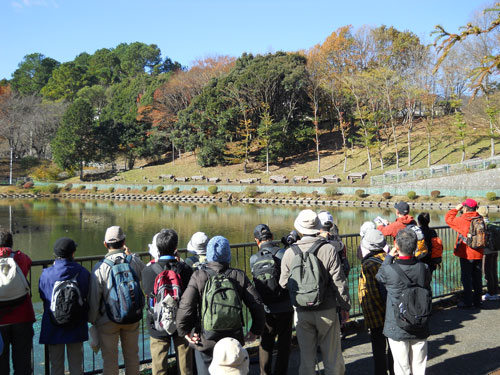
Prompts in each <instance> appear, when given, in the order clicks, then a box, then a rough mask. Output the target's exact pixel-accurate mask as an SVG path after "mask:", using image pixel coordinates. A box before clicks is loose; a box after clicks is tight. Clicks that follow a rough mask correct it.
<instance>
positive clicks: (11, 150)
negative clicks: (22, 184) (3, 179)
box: [9, 147, 13, 185]
mask: <svg viewBox="0 0 500 375" xmlns="http://www.w3.org/2000/svg"><path fill="white" fill-rule="evenodd" d="M12 154H13V149H12V147H11V148H10V174H9V185H12V156H13V155H12Z"/></svg>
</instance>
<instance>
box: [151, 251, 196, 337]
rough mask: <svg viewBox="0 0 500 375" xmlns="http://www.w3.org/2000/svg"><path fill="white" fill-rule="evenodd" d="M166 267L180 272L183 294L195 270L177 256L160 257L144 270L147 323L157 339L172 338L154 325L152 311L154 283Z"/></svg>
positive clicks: (152, 334)
mask: <svg viewBox="0 0 500 375" xmlns="http://www.w3.org/2000/svg"><path fill="white" fill-rule="evenodd" d="M155 264H158V265H159V266H160V267H161V269H159V268H158V266H157V265H156V266H155ZM165 269H170V270H173V271H175V272H176V273H177V274H179V276H180V278H181V283H182V285H181V296H182V293H184V291H185V290H186V287H187V286H188V284H189V279H190V278H191V275H192V274H193V270H192V269H191V267H189V266H188V265H187V264H186V263H183V262H178V261H177V260H176V259H175V258H174V259H162V257H160V259H159V260H158V261H157V262H154V263H149V264H148V265H147V266H146V267H145V268H144V269H143V270H142V288H143V290H144V294H145V295H146V305H147V306H148V309H147V315H146V323H147V326H148V330H149V335H150V336H151V337H154V338H156V339H168V338H170V335H169V334H168V333H167V332H158V331H157V330H156V329H155V328H154V327H155V324H154V316H153V312H152V308H153V306H152V295H153V290H154V284H155V279H156V276H158V275H159V274H160V272H162V271H163V270H165ZM174 336H177V334H174Z"/></svg>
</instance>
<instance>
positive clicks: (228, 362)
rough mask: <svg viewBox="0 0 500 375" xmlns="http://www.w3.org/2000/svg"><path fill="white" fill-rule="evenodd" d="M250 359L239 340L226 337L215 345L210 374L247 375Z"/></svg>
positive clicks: (209, 369)
mask: <svg viewBox="0 0 500 375" xmlns="http://www.w3.org/2000/svg"><path fill="white" fill-rule="evenodd" d="M249 366H250V359H249V357H248V352H247V351H246V349H245V348H243V347H242V346H241V344H240V343H239V341H238V340H236V339H233V338H232V337H225V338H223V339H222V340H219V341H218V342H217V344H215V346H214V351H213V359H212V363H211V364H210V367H209V368H208V371H209V372H210V375H247V374H248V372H249Z"/></svg>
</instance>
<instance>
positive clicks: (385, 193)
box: [382, 191, 392, 199]
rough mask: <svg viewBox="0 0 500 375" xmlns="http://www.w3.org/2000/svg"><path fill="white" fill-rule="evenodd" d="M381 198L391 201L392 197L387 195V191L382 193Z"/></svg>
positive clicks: (389, 194)
mask: <svg viewBox="0 0 500 375" xmlns="http://www.w3.org/2000/svg"><path fill="white" fill-rule="evenodd" d="M382 198H384V199H391V198H392V195H391V193H389V192H388V191H384V192H383V193H382Z"/></svg>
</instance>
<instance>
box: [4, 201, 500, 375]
mask: <svg viewBox="0 0 500 375" xmlns="http://www.w3.org/2000/svg"><path fill="white" fill-rule="evenodd" d="M395 210H396V216H397V218H396V221H395V222H393V223H389V222H387V221H386V220H384V219H382V218H380V217H379V218H377V219H376V220H375V222H366V223H364V224H363V225H362V226H361V229H360V235H361V242H360V245H359V247H358V252H357V256H358V257H359V259H360V260H361V267H360V274H359V283H358V297H359V301H360V305H361V307H362V311H363V315H364V320H365V324H366V326H367V328H368V329H369V331H370V337H371V343H372V349H373V361H374V373H375V374H376V375H378V374H384V375H387V373H390V374H398V375H399V374H413V375H419V374H424V373H425V367H426V360H427V337H428V336H429V316H430V310H431V287H430V283H431V277H432V271H434V270H435V269H436V267H438V266H439V264H440V262H441V253H442V250H443V247H442V242H441V240H440V239H439V237H438V236H437V233H436V232H435V231H434V230H433V229H431V228H430V227H429V221H430V220H429V215H428V214H427V213H422V214H420V215H419V216H418V218H417V220H418V222H417V221H415V220H414V219H413V217H412V216H410V215H409V205H408V204H407V203H405V202H398V203H397V204H396V205H395ZM459 212H463V213H462V214H461V215H460V216H458V213H459ZM479 218H480V219H479ZM484 218H487V212H486V213H485V212H484V211H483V212H482V215H480V214H479V213H478V212H477V203H476V202H475V201H473V200H472V199H467V200H466V201H465V202H463V204H461V205H459V206H457V207H456V209H454V210H450V211H449V212H448V213H447V214H446V222H447V223H448V225H449V226H450V227H451V228H453V229H454V230H456V231H457V232H458V233H459V235H458V237H457V241H456V245H455V254H456V255H457V256H459V257H460V264H461V270H462V273H461V277H462V283H463V286H464V294H463V300H462V301H461V303H460V304H459V307H463V308H474V307H479V306H480V304H481V300H482V299H483V298H484V299H496V298H498V277H497V276H496V261H497V255H496V254H497V253H496V252H495V250H497V249H493V248H492V247H493V246H491V245H489V247H490V248H491V253H492V254H493V253H494V255H492V257H491V258H492V259H489V264H492V263H493V264H494V267H493V266H489V268H488V271H486V269H485V274H486V275H487V280H488V293H487V294H486V295H485V296H482V280H481V278H482V273H481V262H480V261H481V258H482V255H483V249H484V248H485V247H486V248H487V247H488V246H487V244H486V243H485V241H487V239H488V236H487V233H486V231H487V229H488V226H487V224H488V223H487V219H486V221H485V219H484ZM480 221H481V223H482V224H484V225H483V227H482V228H483V229H484V232H485V233H486V234H485V237H484V238H483V239H481V238H480V237H481V225H480V224H481V223H480ZM471 223H472V224H471ZM377 224H378V226H377ZM294 228H295V230H294V231H293V232H292V233H291V234H290V235H289V236H288V237H284V238H283V239H282V242H283V243H284V244H285V247H284V248H281V247H280V246H278V244H277V242H276V241H274V236H273V233H272V231H271V229H270V228H269V226H268V225H266V224H259V225H257V226H256V227H255V229H254V232H253V235H254V239H255V242H256V244H257V246H258V251H257V252H256V253H255V254H253V255H252V256H251V258H250V269H251V274H252V279H253V280H252V281H250V279H249V278H248V276H247V275H246V274H245V272H244V271H242V270H239V269H236V268H233V267H231V266H230V264H231V249H230V245H229V241H228V240H227V239H226V238H225V237H223V236H215V237H213V238H211V239H209V238H208V236H207V235H206V234H205V233H202V232H197V233H195V234H194V235H193V236H192V237H191V239H190V241H189V243H188V244H187V250H188V251H189V252H191V253H192V256H190V257H187V258H186V259H182V258H181V257H180V256H179V254H178V252H177V249H178V244H179V241H178V235H177V233H176V232H175V231H174V230H172V229H162V230H161V231H160V232H159V233H157V234H155V235H154V237H153V239H152V242H151V244H150V245H149V253H150V255H151V261H150V262H149V263H148V264H147V265H145V264H144V263H143V262H142V260H141V259H140V258H139V257H138V256H137V255H136V254H133V253H131V251H130V250H129V249H128V247H127V246H126V236H125V234H124V232H123V230H122V229H121V228H120V227H118V226H112V227H110V228H108V229H107V230H106V233H105V236H104V247H105V248H106V254H105V256H104V259H103V260H102V261H99V262H98V263H97V264H96V265H95V266H94V267H93V269H92V271H91V272H89V271H88V270H86V269H85V268H84V267H83V266H81V265H80V264H79V263H77V262H75V261H74V255H75V252H76V249H77V244H76V243H75V242H74V241H73V240H72V239H70V238H66V237H64V238H60V239H58V240H57V241H56V242H55V244H54V255H55V260H54V264H53V266H51V267H48V268H46V269H44V270H43V272H42V274H41V277H40V280H39V292H40V297H41V299H42V301H43V306H44V312H43V317H42V325H41V332H40V344H45V345H47V346H48V348H49V358H50V366H51V373H52V374H54V375H62V374H64V371H65V368H64V363H65V357H67V360H68V366H69V372H70V374H71V375H76V374H82V373H83V342H85V341H87V340H89V336H90V341H91V346H92V348H93V350H95V351H96V352H97V351H98V350H100V351H101V355H102V359H103V373H104V374H118V345H119V342H120V343H121V350H122V353H123V358H124V362H125V373H126V374H127V375H136V374H139V346H138V339H139V321H140V320H141V319H142V317H143V310H144V308H145V309H146V311H147V316H146V323H147V327H148V330H149V337H150V339H149V340H150V350H151V357H152V373H153V374H154V375H160V374H166V373H167V371H168V368H169V365H170V364H169V353H170V351H171V349H172V348H171V346H172V345H173V349H174V350H175V353H176V356H177V366H178V371H179V373H180V374H182V375H189V374H193V373H194V368H195V367H196V372H197V374H199V375H205V374H207V375H208V374H211V375H214V374H215V375H218V374H243V375H246V374H248V372H249V356H248V352H247V351H246V350H245V348H244V347H243V346H244V344H245V342H251V341H255V340H256V339H257V338H259V337H260V344H259V366H260V373H261V374H266V375H270V374H274V375H286V374H287V371H288V362H289V357H290V350H291V340H292V328H293V326H295V330H296V335H297V341H298V344H299V349H300V367H299V374H301V375H311V374H314V373H315V366H316V362H317V353H318V350H319V351H320V353H321V360H322V363H323V366H324V373H325V374H343V373H344V372H345V366H344V359H343V356H342V350H341V327H342V325H343V323H345V322H347V320H348V319H349V310H350V306H351V301H350V297H349V291H348V283H347V274H348V273H349V263H348V259H347V253H346V247H345V245H344V244H343V243H342V241H341V238H340V236H339V235H338V230H337V227H336V225H335V224H334V220H333V217H332V215H331V214H330V213H329V212H327V211H321V212H319V213H316V212H314V211H312V210H310V209H306V210H302V211H301V212H300V213H299V214H298V216H297V218H296V219H295V221H294ZM386 236H392V237H394V246H392V247H391V246H389V245H388V244H387V242H386ZM12 248H13V237H12V233H10V232H9V231H7V230H3V229H0V312H1V313H0V334H1V337H2V341H3V350H2V352H1V355H0V373H1V374H9V373H10V364H9V362H10V351H11V350H12V364H13V368H14V373H15V374H16V375H17V374H19V375H21V374H31V371H32V364H31V347H32V338H33V322H34V321H35V314H34V311H33V306H32V303H31V298H30V294H29V286H28V283H27V281H26V276H27V274H28V272H29V269H30V266H31V260H30V258H29V257H28V256H27V255H26V254H24V253H22V252H21V251H14V250H13V249H12ZM493 268H494V269H495V271H493ZM495 277H496V279H495ZM495 280H496V281H495ZM415 301H417V302H418V303H415ZM243 305H245V306H246V308H247V310H248V312H249V314H250V316H249V317H248V316H247V317H245V313H244V307H243ZM87 322H90V323H91V325H92V326H91V328H90V335H89V329H88V324H87ZM246 327H249V329H248V331H246ZM275 350H276V352H277V354H276V355H275V359H274V366H273V353H274V351H275Z"/></svg>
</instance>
